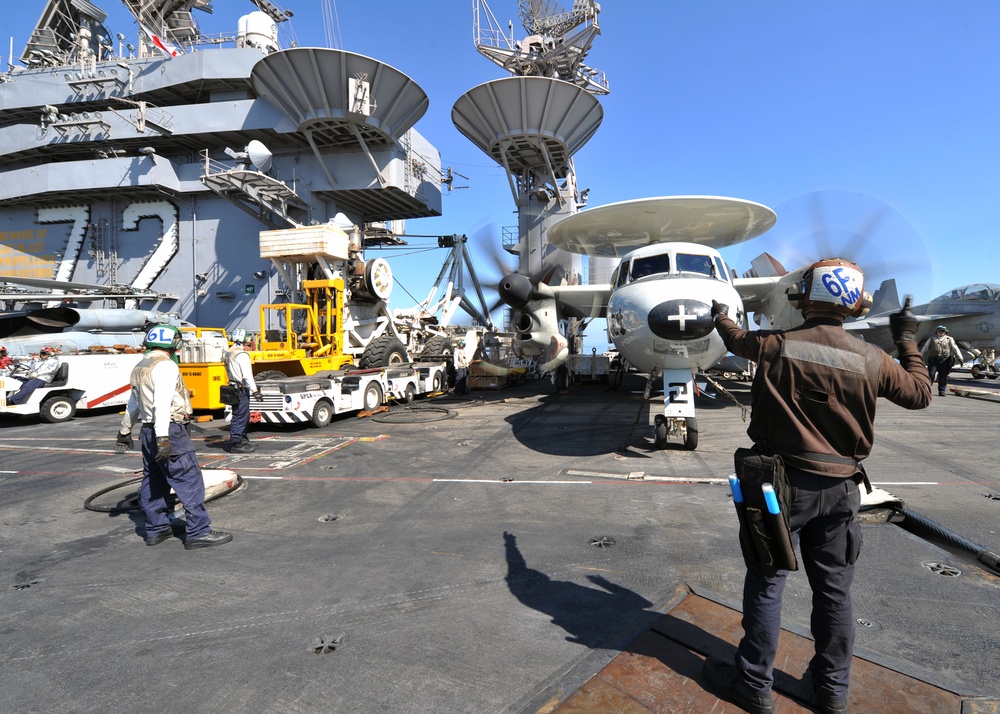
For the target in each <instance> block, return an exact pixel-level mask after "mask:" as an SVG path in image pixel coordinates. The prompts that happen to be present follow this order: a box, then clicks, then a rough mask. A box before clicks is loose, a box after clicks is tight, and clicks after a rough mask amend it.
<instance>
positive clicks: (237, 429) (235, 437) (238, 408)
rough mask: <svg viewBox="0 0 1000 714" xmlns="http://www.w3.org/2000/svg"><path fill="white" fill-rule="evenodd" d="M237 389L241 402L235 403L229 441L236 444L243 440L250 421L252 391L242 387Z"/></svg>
mask: <svg viewBox="0 0 1000 714" xmlns="http://www.w3.org/2000/svg"><path fill="white" fill-rule="evenodd" d="M237 391H238V392H239V395H240V402H239V404H234V405H233V418H232V419H231V420H230V421H229V443H231V444H233V445H234V446H235V445H236V444H238V443H240V442H241V441H243V436H244V435H245V434H246V433H247V425H248V424H249V423H250V392H248V391H247V390H246V389H242V388H241V389H238V390H237Z"/></svg>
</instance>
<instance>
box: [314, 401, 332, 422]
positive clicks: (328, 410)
mask: <svg viewBox="0 0 1000 714" xmlns="http://www.w3.org/2000/svg"><path fill="white" fill-rule="evenodd" d="M331 419H333V405H332V404H331V403H330V402H328V401H327V400H325V399H320V400H319V401H318V402H316V406H315V407H314V408H313V416H312V423H313V425H314V426H318V427H320V428H323V427H324V426H326V425H327V424H329V423H330V420H331Z"/></svg>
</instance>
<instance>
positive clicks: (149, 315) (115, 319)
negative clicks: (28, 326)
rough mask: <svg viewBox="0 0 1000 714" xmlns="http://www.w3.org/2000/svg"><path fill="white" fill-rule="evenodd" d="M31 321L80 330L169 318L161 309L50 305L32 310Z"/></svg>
mask: <svg viewBox="0 0 1000 714" xmlns="http://www.w3.org/2000/svg"><path fill="white" fill-rule="evenodd" d="M27 318H28V320H30V321H31V322H33V323H35V324H36V325H42V326H43V327H54V328H60V329H61V328H66V327H75V328H76V329H78V330H110V331H122V330H141V329H142V328H143V326H144V325H146V324H147V323H150V322H165V321H168V320H169V319H170V318H169V316H168V315H166V314H165V313H162V312H151V311H148V310H114V309H112V310H107V309H101V308H94V309H90V310H79V309H77V308H73V307H50V308H42V309H40V310H33V311H32V312H30V313H28V315H27Z"/></svg>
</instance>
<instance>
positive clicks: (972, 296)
mask: <svg viewBox="0 0 1000 714" xmlns="http://www.w3.org/2000/svg"><path fill="white" fill-rule="evenodd" d="M935 300H968V301H970V302H985V301H1000V285H997V284H995V283H974V284H973V285H966V286H964V287H961V288H955V289H954V290H951V291H949V292H946V293H945V294H944V295H941V296H940V297H937V298H935Z"/></svg>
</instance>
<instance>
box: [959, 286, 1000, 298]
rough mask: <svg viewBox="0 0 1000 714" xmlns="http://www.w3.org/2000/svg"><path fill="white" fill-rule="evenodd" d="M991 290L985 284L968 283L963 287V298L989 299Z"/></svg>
mask: <svg viewBox="0 0 1000 714" xmlns="http://www.w3.org/2000/svg"><path fill="white" fill-rule="evenodd" d="M992 298H993V292H992V291H991V290H990V289H989V288H988V287H986V286H985V285H970V286H969V287H967V288H966V289H965V295H964V296H963V298H962V299H963V300H991V299H992Z"/></svg>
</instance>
